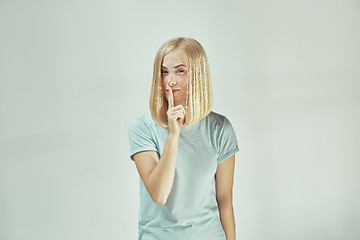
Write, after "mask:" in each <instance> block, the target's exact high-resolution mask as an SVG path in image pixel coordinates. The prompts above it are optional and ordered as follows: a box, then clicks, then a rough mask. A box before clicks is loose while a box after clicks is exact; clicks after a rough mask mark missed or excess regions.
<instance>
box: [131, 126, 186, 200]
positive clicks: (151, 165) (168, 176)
mask: <svg viewBox="0 0 360 240" xmlns="http://www.w3.org/2000/svg"><path fill="white" fill-rule="evenodd" d="M178 140H179V135H176V134H171V133H169V135H168V137H167V139H166V142H165V146H164V151H163V154H162V156H161V158H160V159H159V155H158V153H157V152H155V151H145V152H139V153H136V154H135V155H134V161H135V164H136V168H137V170H138V172H139V175H140V177H141V179H142V181H143V182H144V185H145V187H146V190H147V191H148V193H149V194H150V196H151V199H152V200H153V201H154V202H156V203H158V204H164V203H166V200H167V198H168V196H169V194H170V191H171V188H172V185H173V182H174V175H175V165H176V155H177V149H178Z"/></svg>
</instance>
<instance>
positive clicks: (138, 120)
mask: <svg viewBox="0 0 360 240" xmlns="http://www.w3.org/2000/svg"><path fill="white" fill-rule="evenodd" d="M153 123H154V121H153V119H152V117H151V113H150V111H149V112H145V113H142V114H140V115H138V116H135V117H133V118H132V119H131V120H130V126H137V125H147V126H150V125H152V124H153Z"/></svg>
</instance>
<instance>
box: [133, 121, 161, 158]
mask: <svg viewBox="0 0 360 240" xmlns="http://www.w3.org/2000/svg"><path fill="white" fill-rule="evenodd" d="M129 143H130V159H131V160H134V154H135V153H138V152H143V151H149V150H153V151H156V152H158V150H157V148H156V143H155V141H154V137H153V134H152V132H151V129H150V128H149V126H148V125H147V124H146V123H145V122H144V120H142V119H140V118H134V119H133V120H132V121H131V122H130V125H129Z"/></svg>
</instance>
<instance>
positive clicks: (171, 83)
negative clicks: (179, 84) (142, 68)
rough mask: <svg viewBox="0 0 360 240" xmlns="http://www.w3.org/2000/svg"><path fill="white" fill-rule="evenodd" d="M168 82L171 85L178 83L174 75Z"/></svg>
mask: <svg viewBox="0 0 360 240" xmlns="http://www.w3.org/2000/svg"><path fill="white" fill-rule="evenodd" d="M168 83H169V85H170V87H172V86H174V85H176V81H175V78H174V77H173V76H170V77H169V79H168Z"/></svg>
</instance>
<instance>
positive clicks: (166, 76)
mask: <svg viewBox="0 0 360 240" xmlns="http://www.w3.org/2000/svg"><path fill="white" fill-rule="evenodd" d="M187 70H188V68H187V66H186V64H185V58H184V55H183V53H182V51H181V50H176V49H175V50H173V51H171V52H169V53H168V54H166V55H165V56H164V59H163V62H162V64H161V78H162V86H163V89H164V91H165V96H166V99H169V98H168V96H169V86H170V89H171V90H172V92H173V97H174V106H177V105H179V104H181V105H182V106H183V107H185V104H186V96H187V82H188V81H187Z"/></svg>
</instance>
